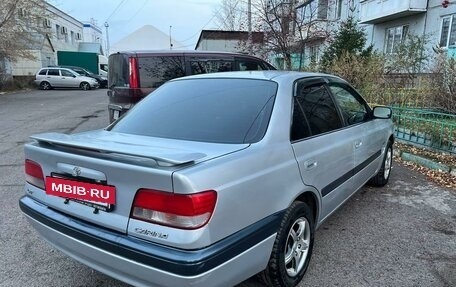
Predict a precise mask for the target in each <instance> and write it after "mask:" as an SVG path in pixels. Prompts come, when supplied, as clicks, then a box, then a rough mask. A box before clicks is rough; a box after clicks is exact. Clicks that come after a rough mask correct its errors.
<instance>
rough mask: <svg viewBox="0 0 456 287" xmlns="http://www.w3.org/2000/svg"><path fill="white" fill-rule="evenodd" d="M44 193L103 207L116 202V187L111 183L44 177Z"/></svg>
mask: <svg viewBox="0 0 456 287" xmlns="http://www.w3.org/2000/svg"><path fill="white" fill-rule="evenodd" d="M46 194H48V195H53V196H59V197H63V198H68V199H73V200H76V201H82V202H85V203H87V205H91V204H90V203H93V204H97V205H100V206H103V207H106V208H107V207H108V206H110V205H114V204H116V188H115V187H114V186H112V185H103V184H95V183H88V182H81V181H76V180H70V179H63V178H55V177H51V176H47V177H46ZM103 209H104V208H103Z"/></svg>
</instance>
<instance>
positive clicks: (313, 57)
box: [309, 46, 320, 64]
mask: <svg viewBox="0 0 456 287" xmlns="http://www.w3.org/2000/svg"><path fill="white" fill-rule="evenodd" d="M309 54H310V62H311V63H312V64H315V63H318V61H319V60H320V59H319V58H318V47H317V46H311V47H310V48H309Z"/></svg>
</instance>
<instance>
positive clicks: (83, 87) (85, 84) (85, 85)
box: [79, 82, 91, 91]
mask: <svg viewBox="0 0 456 287" xmlns="http://www.w3.org/2000/svg"><path fill="white" fill-rule="evenodd" d="M79 87H80V88H81V90H84V91H87V90H90V89H91V87H90V84H89V83H87V82H82V83H81V84H80V85H79Z"/></svg>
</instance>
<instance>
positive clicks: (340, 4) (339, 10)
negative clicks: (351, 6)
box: [336, 0, 343, 19]
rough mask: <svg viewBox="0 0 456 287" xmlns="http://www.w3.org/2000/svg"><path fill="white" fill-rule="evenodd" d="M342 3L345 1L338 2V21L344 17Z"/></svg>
mask: <svg viewBox="0 0 456 287" xmlns="http://www.w3.org/2000/svg"><path fill="white" fill-rule="evenodd" d="M342 3H343V0H337V7H336V19H340V18H341V17H342Z"/></svg>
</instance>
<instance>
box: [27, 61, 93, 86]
mask: <svg viewBox="0 0 456 287" xmlns="http://www.w3.org/2000/svg"><path fill="white" fill-rule="evenodd" d="M35 83H36V84H37V85H38V86H39V87H40V88H41V89H42V90H50V89H52V88H80V89H82V90H90V89H92V88H98V86H99V84H98V82H97V81H96V80H95V79H93V78H89V77H86V76H82V75H80V74H78V73H76V72H75V71H73V70H71V69H67V68H58V67H53V68H50V67H48V68H41V69H40V70H39V71H38V73H36V75H35Z"/></svg>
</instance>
